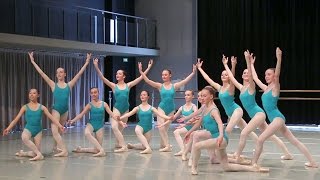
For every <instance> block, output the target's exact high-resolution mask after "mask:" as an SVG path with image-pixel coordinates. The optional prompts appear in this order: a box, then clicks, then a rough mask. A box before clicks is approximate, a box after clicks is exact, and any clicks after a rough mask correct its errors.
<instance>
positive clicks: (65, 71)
mask: <svg viewBox="0 0 320 180" xmlns="http://www.w3.org/2000/svg"><path fill="white" fill-rule="evenodd" d="M59 68H61V69H63V72H64V73H66V74H67V72H66V70H65V69H64V68H63V67H58V68H57V70H58V69H59Z"/></svg>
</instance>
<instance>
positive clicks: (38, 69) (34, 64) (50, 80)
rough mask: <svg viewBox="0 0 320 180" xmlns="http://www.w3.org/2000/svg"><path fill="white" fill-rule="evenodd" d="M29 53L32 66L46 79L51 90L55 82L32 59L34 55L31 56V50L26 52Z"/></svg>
mask: <svg viewBox="0 0 320 180" xmlns="http://www.w3.org/2000/svg"><path fill="white" fill-rule="evenodd" d="M28 54H29V58H30V61H31V63H32V65H33V66H34V68H35V69H36V70H37V71H38V73H39V74H40V76H41V77H42V78H43V79H44V80H45V81H46V83H47V84H48V85H49V86H50V88H51V90H53V89H54V86H55V83H54V81H53V80H52V79H50V78H49V77H48V76H47V74H45V73H44V72H43V71H42V69H41V68H40V67H39V66H38V64H37V63H36V62H35V61H34V57H33V54H34V53H33V52H28Z"/></svg>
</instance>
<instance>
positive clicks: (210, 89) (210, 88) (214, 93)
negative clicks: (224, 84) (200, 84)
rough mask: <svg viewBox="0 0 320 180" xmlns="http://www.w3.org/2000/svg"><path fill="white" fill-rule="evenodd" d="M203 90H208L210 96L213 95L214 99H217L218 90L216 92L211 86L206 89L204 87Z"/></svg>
mask: <svg viewBox="0 0 320 180" xmlns="http://www.w3.org/2000/svg"><path fill="white" fill-rule="evenodd" d="M202 90H207V91H209V93H210V94H212V95H213V97H214V98H215V97H216V90H214V89H213V87H211V86H206V87H204V88H203V89H202Z"/></svg>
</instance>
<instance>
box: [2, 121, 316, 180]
mask: <svg viewBox="0 0 320 180" xmlns="http://www.w3.org/2000/svg"><path fill="white" fill-rule="evenodd" d="M173 130H174V127H172V128H171V129H170V131H169V135H170V143H171V144H172V145H173V152H171V153H160V152H159V151H158V149H159V132H158V130H157V129H154V130H153V139H152V148H153V153H152V154H151V155H141V154H139V151H136V150H130V151H129V152H126V153H120V154H118V153H113V147H114V141H115V139H114V135H113V134H112V132H111V129H110V125H106V126H105V140H104V148H105V149H106V151H107V156H106V157H102V158H94V157H92V156H91V155H90V154H75V153H72V152H71V150H72V149H74V148H75V147H77V146H79V145H80V146H83V147H86V146H90V144H89V143H88V141H87V140H86V138H85V137H84V134H83V128H82V127H78V128H71V129H68V131H67V133H66V134H65V135H64V140H65V142H66V144H67V146H68V149H69V152H70V153H69V156H68V157H66V158H55V157H53V156H52V155H53V154H52V153H51V149H52V142H53V140H52V136H51V134H50V132H47V131H45V132H44V138H43V141H42V152H43V154H44V155H45V159H44V160H43V161H38V162H30V161H29V160H28V158H21V157H15V155H14V154H15V152H17V151H19V150H20V149H24V150H27V149H26V147H25V146H24V145H22V142H21V139H20V133H19V132H17V133H12V134H10V136H8V137H1V138H0V179H32V180H35V179H55V180H60V179H94V180H96V179H116V180H118V179H119V180H122V179H123V180H126V179H128V180H133V179H160V180H161V179H163V180H171V179H184V180H186V179H221V178H222V179H232V180H234V179H239V180H242V179H243V180H249V179H299V180H309V179H317V180H319V179H320V170H319V169H307V168H305V166H304V163H305V162H306V158H305V157H304V156H303V155H302V154H301V153H300V152H299V151H298V150H297V149H296V148H295V147H293V146H292V145H291V144H289V143H288V141H287V140H286V139H283V138H282V137H281V139H283V140H284V142H285V143H286V145H287V146H288V148H289V149H290V151H291V152H292V153H293V155H294V160H290V161H282V160H280V156H281V153H280V150H279V149H278V148H277V147H276V146H275V144H274V143H272V142H270V141H267V142H266V143H265V145H264V153H263V155H262V156H261V164H262V165H263V166H265V167H269V168H270V172H269V173H253V172H223V171H222V169H221V168H220V166H219V165H212V164H210V163H209V160H208V156H207V154H206V152H205V151H203V154H202V156H201V159H200V162H199V169H198V170H199V175H197V176H192V175H191V174H190V169H189V167H188V166H187V162H182V161H181V158H180V157H175V156H173V153H174V152H177V151H178V146H177V143H176V142H175V139H174V137H173V133H172V131H173ZM239 132H240V131H239V130H238V129H235V130H234V132H233V134H232V135H231V137H230V142H229V146H228V149H227V150H228V152H233V151H235V149H236V147H237V145H238V139H239ZM293 133H294V134H295V135H296V136H297V137H298V138H299V139H300V140H301V141H302V142H303V143H304V144H305V145H306V146H307V147H308V148H309V150H310V151H311V153H312V154H313V155H314V157H315V159H316V160H317V162H320V131H319V130H318V128H315V129H301V130H293ZM124 134H125V140H126V142H138V140H137V138H136V136H135V133H134V125H130V126H129V127H128V128H126V129H125V131H124ZM253 148H254V142H253V141H252V140H251V139H248V141H247V145H246V148H245V150H244V154H245V155H247V156H249V157H252V150H253Z"/></svg>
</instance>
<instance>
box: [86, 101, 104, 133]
mask: <svg viewBox="0 0 320 180" xmlns="http://www.w3.org/2000/svg"><path fill="white" fill-rule="evenodd" d="M104 103H105V102H103V101H102V103H101V106H100V107H96V106H94V105H93V104H92V103H90V121H89V123H90V124H91V126H92V127H93V132H97V131H99V130H100V129H101V128H103V124H104V115H105V110H104Z"/></svg>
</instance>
